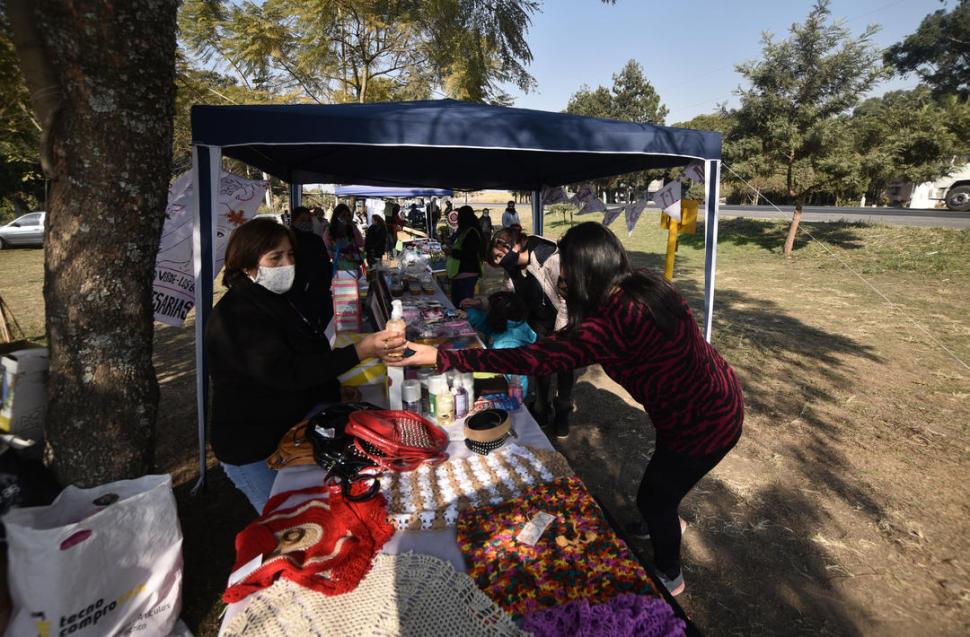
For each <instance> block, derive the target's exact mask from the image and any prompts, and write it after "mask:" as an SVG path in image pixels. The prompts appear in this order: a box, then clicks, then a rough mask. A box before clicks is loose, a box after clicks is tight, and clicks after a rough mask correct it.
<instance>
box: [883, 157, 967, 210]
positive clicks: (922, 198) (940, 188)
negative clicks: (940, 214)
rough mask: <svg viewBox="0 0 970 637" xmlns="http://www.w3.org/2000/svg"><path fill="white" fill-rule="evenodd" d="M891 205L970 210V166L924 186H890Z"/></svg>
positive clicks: (965, 165)
mask: <svg viewBox="0 0 970 637" xmlns="http://www.w3.org/2000/svg"><path fill="white" fill-rule="evenodd" d="M889 205H891V206H901V207H904V208H941V207H944V206H945V207H946V208H948V209H950V210H956V211H960V212H966V211H968V210H970V164H964V165H963V166H960V167H956V169H955V170H954V171H953V172H952V173H950V174H949V175H947V176H946V177H941V178H940V179H937V180H936V181H927V182H925V183H922V184H913V183H911V182H895V183H892V184H890V186H889Z"/></svg>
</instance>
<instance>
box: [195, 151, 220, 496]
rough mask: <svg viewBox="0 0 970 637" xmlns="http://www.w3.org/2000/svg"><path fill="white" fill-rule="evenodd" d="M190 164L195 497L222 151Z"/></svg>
mask: <svg viewBox="0 0 970 637" xmlns="http://www.w3.org/2000/svg"><path fill="white" fill-rule="evenodd" d="M193 150H194V158H193V159H194V161H193V162H192V182H193V184H192V193H193V195H192V198H193V206H192V209H193V210H192V259H193V266H194V268H193V269H194V273H195V391H196V417H197V419H198V427H199V479H198V481H197V482H196V483H195V486H194V487H192V494H193V495H197V494H198V493H200V492H201V491H203V490H204V489H205V473H206V461H205V442H206V438H205V426H206V421H207V417H206V416H207V413H206V412H207V411H208V405H209V400H208V399H209V370H208V364H207V361H206V357H205V349H204V347H203V341H204V336H205V326H206V323H207V322H208V320H209V314H210V312H211V311H212V287H213V279H214V278H215V273H214V272H213V271H212V263H213V261H212V246H213V245H215V227H216V224H215V223H213V211H214V210H216V209H217V207H218V196H219V178H220V176H221V172H222V166H221V163H222V150H221V149H220V148H218V147H216V148H210V147H208V146H195V147H193Z"/></svg>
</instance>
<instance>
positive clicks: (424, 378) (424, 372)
mask: <svg viewBox="0 0 970 637" xmlns="http://www.w3.org/2000/svg"><path fill="white" fill-rule="evenodd" d="M431 375H432V371H431V370H430V369H428V368H427V367H422V368H421V369H419V370H418V380H419V381H420V382H421V413H422V414H423V415H425V416H430V415H431V391H430V389H429V387H428V382H429V381H430V379H431Z"/></svg>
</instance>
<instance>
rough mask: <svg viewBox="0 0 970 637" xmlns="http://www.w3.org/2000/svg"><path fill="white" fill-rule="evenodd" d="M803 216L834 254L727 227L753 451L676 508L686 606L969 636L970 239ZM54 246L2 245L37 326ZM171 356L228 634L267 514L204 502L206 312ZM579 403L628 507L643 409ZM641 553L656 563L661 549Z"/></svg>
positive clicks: (777, 624)
mask: <svg viewBox="0 0 970 637" xmlns="http://www.w3.org/2000/svg"><path fill="white" fill-rule="evenodd" d="M654 216H655V213H654ZM578 220H579V219H577V221H578ZM621 224H622V221H618V222H616V224H615V226H617V227H614V230H616V231H617V232H618V233H620V234H621V236H623V238H624V241H625V243H626V245H627V248H628V250H629V251H630V253H631V255H632V257H633V259H634V260H635V262H636V263H638V264H639V265H643V266H650V267H654V268H657V267H660V266H661V265H662V261H661V256H660V255H661V249H662V245H663V242H664V240H665V239H664V236H663V235H662V234H661V232H660V230H659V229H657V228H656V226H655V224H656V219H655V218H650V217H649V215H645V217H644V219H643V221H641V224H640V226H639V227H638V228H637V230H636V231H635V232H634V233H633V235H632V236H631V237H626V236H625V235H626V233H625V232H621V229H620V228H619V226H620V225H621ZM803 225H806V229H807V230H808V231H809V232H811V233H812V234H814V235H816V236H818V237H819V238H821V239H823V240H824V241H825V242H826V245H828V246H830V249H831V251H832V252H831V253H830V252H828V251H826V250H825V249H823V248H822V247H821V246H820V244H817V243H807V242H806V241H805V240H804V239H803V240H801V241H799V243H798V244H797V245H796V248H797V249H796V252H795V256H794V258H792V259H787V260H786V259H785V258H784V257H782V256H781V255H780V254H779V251H780V246H781V244H782V242H783V240H784V232H785V228H784V226H783V225H782V224H778V223H771V222H759V221H751V220H745V219H735V220H731V219H726V220H722V222H721V236H722V239H721V244H720V256H719V261H718V278H717V295H716V299H717V305H716V310H715V320H714V343H715V345H716V346H717V347H718V349H719V350H720V351H721V353H722V354H723V355H724V356H725V358H726V359H727V360H728V361H729V362H730V363H731V364H732V365H733V366H734V368H735V369H736V370H737V372H738V375H739V377H740V379H741V382H742V385H743V387H744V390H745V399H746V406H747V416H746V421H745V433H744V435H743V437H742V439H741V442H740V443H739V444H738V446H737V447H736V448H735V450H734V451H733V452H732V453H731V454H729V455H728V457H727V458H726V459H725V460H724V461H723V462H722V463H721V464H720V465H719V466H718V467H717V468H716V469H715V470H714V471H713V472H712V473H711V474H710V475H709V476H708V477H706V478H705V479H704V480H703V481H702V482H701V483H700V484H699V485H698V487H697V488H696V489H695V490H694V491H693V492H692V493H691V494H690V495H689V496H688V497H687V499H686V500H685V502H684V505H683V507H682V510H681V513H682V515H683V517H684V518H686V519H687V521H688V522H689V524H690V527H689V528H688V529H687V531H686V533H685V536H684V547H683V557H684V566H685V577H686V580H687V591H686V593H685V594H684V595H682V596H681V597H680V598H679V601H680V602H681V604H682V605H683V607H684V608H685V610H686V611H687V612H688V614H689V615H690V616H691V618H692V619H693V621H694V622H695V623H696V624H697V626H698V627H699V628H700V629H701V631H702V632H704V633H705V634H708V635H752V634H771V635H777V634H784V635H789V634H836V635H930V634H933V635H965V634H970V573H968V571H970V561H968V560H970V558H968V557H967V556H968V555H970V539H968V532H970V524H968V522H967V520H968V519H970V516H968V513H970V511H968V508H970V497H968V495H970V494H968V486H967V485H968V479H970V471H968V467H970V443H968V439H967V433H968V431H967V430H968V426H970V369H968V368H966V367H963V366H961V364H960V363H959V362H957V361H956V360H954V359H953V358H951V357H950V356H949V355H948V354H947V353H946V352H945V351H944V350H943V349H942V347H946V348H948V349H949V350H950V351H952V352H953V353H954V355H955V356H957V357H958V358H960V359H962V360H963V361H970V320H968V319H967V314H968V311H970V232H967V231H954V230H937V229H903V228H889V227H883V226H874V227H873V226H862V225H854V224H817V225H813V224H803ZM564 229H565V227H564V226H562V225H557V224H552V227H551V228H549V229H548V230H547V232H546V234H547V235H548V236H553V237H555V236H557V235H558V234H560V233H561V232H562V231H563V230H564ZM833 254H834V255H835V256H833ZM41 259H42V254H41V252H40V251H25V250H17V251H4V252H2V253H0V294H2V295H3V296H4V298H5V299H7V301H8V303H11V305H12V306H13V308H14V311H15V312H17V314H18V317H19V318H20V319H21V323H22V324H24V325H25V330H26V331H28V332H29V334H30V335H33V336H35V337H36V336H38V335H41V336H42V325H43V319H42V314H40V315H38V311H40V312H42V301H40V300H39V297H40V287H39V285H38V281H39V280H40V279H39V278H38V272H41V273H42V265H41V263H40V262H41ZM702 264H703V238H702V235H699V236H693V237H683V238H682V240H681V247H680V252H679V254H678V263H677V271H676V276H675V283H676V284H677V285H678V287H679V288H680V290H681V291H682V292H683V293H684V294H685V296H686V297H687V298H688V299H689V301H690V303H691V305H692V307H694V309H695V313H696V314H697V315H698V316H699V317H700V316H701V315H702V312H701V302H702V298H703V274H702V267H701V266H702ZM844 264H845V265H848V266H850V267H851V268H852V269H854V270H855V271H857V272H858V273H860V274H861V275H862V276H864V277H865V278H866V279H867V280H869V281H871V282H872V283H873V284H874V285H875V286H876V287H877V288H878V289H879V290H880V291H881V292H882V293H884V294H886V295H887V296H888V297H889V298H890V299H891V300H892V301H893V303H894V305H892V306H891V305H889V304H887V303H886V301H885V300H883V299H882V298H880V297H879V296H878V295H877V294H876V293H875V292H873V291H872V290H871V289H870V288H868V287H867V286H866V284H864V283H863V282H862V281H860V280H859V279H858V278H856V277H855V276H854V275H852V274H850V273H849V272H848V271H847V270H846V269H845V267H844ZM21 280H23V281H26V283H21V282H20V281H21ZM15 281H16V282H15ZM32 286H36V287H34V288H33V290H28V289H26V288H28V287H32ZM38 308H40V309H39V310H38ZM911 320H915V321H917V322H918V323H919V324H920V325H923V326H924V327H926V328H928V330H929V335H927V334H926V333H924V332H922V331H921V330H920V329H919V328H918V327H916V326H914V324H913V323H912V322H911ZM38 330H39V331H38ZM941 346H942V347H941ZM156 367H157V370H158V374H159V381H160V383H161V389H162V405H163V408H162V409H161V410H160V414H161V416H160V419H159V441H160V448H159V455H158V462H159V469H160V470H162V471H170V472H172V473H173V475H174V477H175V480H176V483H177V484H178V485H179V486H178V488H177V498H178V502H179V511H180V518H181V523H182V526H183V530H184V533H185V564H186V567H185V609H184V612H183V617H184V619H185V620H186V622H187V624H188V625H189V626H190V627H191V628H192V629H193V630H194V631H195V632H196V634H197V635H210V634H213V635H214V634H215V629H216V627H217V626H218V621H219V614H220V613H221V610H222V606H221V604H220V602H219V601H218V600H219V597H220V594H221V591H222V590H223V588H224V585H225V578H226V576H227V574H228V572H229V569H230V566H231V563H232V560H233V538H234V536H235V533H236V532H238V531H239V530H240V529H241V528H242V527H243V526H244V525H245V524H246V522H247V521H248V520H249V519H250V517H251V514H250V513H249V509H248V505H247V504H246V502H245V501H244V499H243V498H242V497H241V496H240V495H239V494H238V493H237V492H235V490H234V489H233V488H232V487H231V485H229V483H228V481H227V480H226V479H225V478H224V476H223V475H222V473H221V471H219V470H218V469H216V470H210V472H209V480H208V487H207V489H206V492H205V493H204V494H203V495H200V496H191V495H190V494H189V490H190V488H191V486H192V484H193V483H194V481H195V478H196V472H195V468H194V466H195V462H196V458H195V452H194V448H195V444H196V443H195V431H194V423H195V415H194V365H193V331H192V327H191V325H187V326H186V327H184V328H180V329H172V328H160V329H159V330H158V332H157V337H156ZM575 398H576V402H577V412H576V413H575V415H574V417H573V429H572V433H571V435H570V437H569V438H568V439H567V440H565V441H561V442H559V443H557V444H558V445H559V447H560V448H561V450H562V452H563V453H564V454H565V455H566V456H567V457H568V458H569V459H570V461H571V463H572V465H573V467H574V468H575V469H576V471H577V472H578V473H579V475H580V476H581V477H582V478H583V479H584V481H585V482H586V483H587V484H588V485H589V487H590V489H591V490H592V491H593V492H594V494H596V495H597V496H599V497H600V499H601V500H602V501H603V502H604V504H605V505H606V506H607V508H608V509H610V512H611V513H612V515H613V517H614V518H616V519H617V520H619V521H621V522H622V521H627V520H630V519H633V518H634V517H635V516H636V511H635V508H634V505H633V502H634V498H635V494H636V488H637V484H638V481H639V478H640V474H641V472H642V470H643V467H644V466H645V465H646V463H647V461H648V459H649V457H650V454H651V451H652V446H653V430H652V428H651V426H650V424H649V421H648V419H647V417H646V415H645V414H644V412H643V409H642V408H641V407H640V406H639V405H636V404H635V403H633V401H632V400H631V399H630V397H629V396H628V395H627V394H626V393H625V392H624V391H623V390H622V389H621V388H619V387H618V386H617V385H616V384H615V383H613V382H612V381H611V380H610V379H609V378H607V377H606V376H605V374H603V372H602V370H600V369H599V368H598V367H592V368H589V369H586V370H584V371H583V372H582V373H581V375H580V376H579V381H578V383H577V386H576V391H575ZM634 549H635V550H637V551H639V552H641V554H642V555H644V556H645V557H647V558H649V556H650V547H649V544H648V543H642V544H640V543H638V544H635V545H634Z"/></svg>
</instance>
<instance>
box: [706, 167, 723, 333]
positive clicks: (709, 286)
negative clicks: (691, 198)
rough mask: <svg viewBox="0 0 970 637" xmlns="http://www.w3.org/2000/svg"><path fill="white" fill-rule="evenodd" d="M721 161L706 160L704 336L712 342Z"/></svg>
mask: <svg viewBox="0 0 970 637" xmlns="http://www.w3.org/2000/svg"><path fill="white" fill-rule="evenodd" d="M720 172H721V162H720V161H718V160H710V161H705V162H704V199H705V204H706V206H707V210H706V216H705V219H704V338H705V339H706V340H707V342H708V343H710V342H711V331H712V329H713V324H714V274H715V272H716V270H717V220H718V213H719V210H720V204H719V201H720V197H721V183H720Z"/></svg>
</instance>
